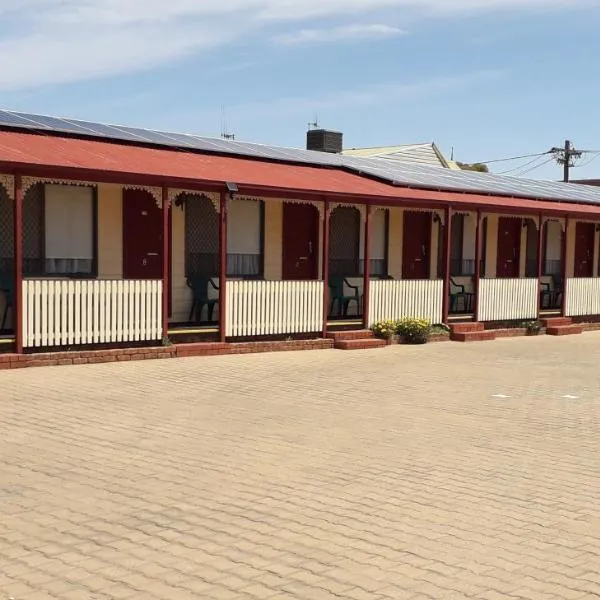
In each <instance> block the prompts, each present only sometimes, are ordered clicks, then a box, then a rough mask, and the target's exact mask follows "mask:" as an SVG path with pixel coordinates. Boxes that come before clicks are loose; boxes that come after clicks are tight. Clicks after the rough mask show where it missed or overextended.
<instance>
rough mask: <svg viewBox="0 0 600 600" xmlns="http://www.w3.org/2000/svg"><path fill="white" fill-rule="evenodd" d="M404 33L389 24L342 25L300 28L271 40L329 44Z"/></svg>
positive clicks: (276, 41) (291, 42) (280, 42)
mask: <svg viewBox="0 0 600 600" xmlns="http://www.w3.org/2000/svg"><path fill="white" fill-rule="evenodd" d="M404 33H406V32H405V31H403V30H402V29H399V28H398V27H390V26H389V25H380V24H373V25H343V26H341V27H331V28H330V29H301V30H299V31H295V32H292V33H284V34H282V35H278V36H275V38H273V41H274V42H275V43H276V44H280V45H284V46H296V45H301V44H327V43H329V44H331V43H335V42H346V41H357V40H365V39H374V38H390V37H396V36H398V35H403V34H404Z"/></svg>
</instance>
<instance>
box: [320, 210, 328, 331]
mask: <svg viewBox="0 0 600 600" xmlns="http://www.w3.org/2000/svg"><path fill="white" fill-rule="evenodd" d="M324 213H325V214H324V217H323V244H322V246H323V256H322V261H323V266H322V269H321V270H322V276H323V337H327V317H328V316H329V201H328V200H325V206H324Z"/></svg>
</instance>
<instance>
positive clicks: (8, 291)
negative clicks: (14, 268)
mask: <svg viewBox="0 0 600 600" xmlns="http://www.w3.org/2000/svg"><path fill="white" fill-rule="evenodd" d="M0 292H2V294H3V295H4V312H3V313H2V323H1V324H0V329H1V330H4V329H5V327H6V319H7V317H8V310H9V309H10V310H11V311H12V310H13V308H14V303H15V279H14V273H9V272H4V273H0Z"/></svg>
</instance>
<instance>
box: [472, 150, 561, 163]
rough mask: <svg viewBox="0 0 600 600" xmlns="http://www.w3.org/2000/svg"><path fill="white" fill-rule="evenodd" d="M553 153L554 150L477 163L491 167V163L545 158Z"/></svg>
mask: <svg viewBox="0 0 600 600" xmlns="http://www.w3.org/2000/svg"><path fill="white" fill-rule="evenodd" d="M551 152H552V150H547V151H546V152H539V153H538V154H524V155H523V156H511V157H510V158H496V159H494V160H478V161H476V162H477V163H478V164H482V165H489V164H491V163H497V162H508V161H511V160H519V159H522V158H532V157H534V156H535V157H538V156H544V155H545V154H550V153H551Z"/></svg>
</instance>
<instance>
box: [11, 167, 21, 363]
mask: <svg viewBox="0 0 600 600" xmlns="http://www.w3.org/2000/svg"><path fill="white" fill-rule="evenodd" d="M14 186H15V187H14V194H13V195H14V199H15V207H14V208H15V210H14V212H13V228H14V235H13V240H14V252H13V254H14V260H15V297H14V302H15V303H14V306H13V323H14V324H13V329H14V331H15V352H16V353H17V354H23V183H22V180H21V176H20V175H15V179H14Z"/></svg>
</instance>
